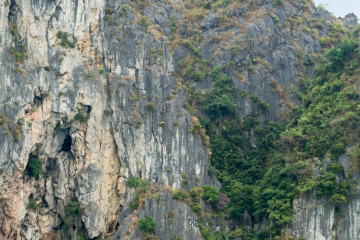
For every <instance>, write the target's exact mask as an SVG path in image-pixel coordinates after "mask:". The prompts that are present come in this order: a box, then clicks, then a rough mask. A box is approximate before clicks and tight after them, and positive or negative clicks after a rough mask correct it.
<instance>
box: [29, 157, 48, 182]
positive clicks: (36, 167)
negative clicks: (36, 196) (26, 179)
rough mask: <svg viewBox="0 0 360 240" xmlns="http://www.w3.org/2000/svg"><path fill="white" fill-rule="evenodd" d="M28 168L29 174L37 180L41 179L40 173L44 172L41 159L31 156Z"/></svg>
mask: <svg viewBox="0 0 360 240" xmlns="http://www.w3.org/2000/svg"><path fill="white" fill-rule="evenodd" d="M26 170H27V173H28V175H29V176H31V177H34V178H35V180H36V181H37V180H39V178H40V175H42V174H44V170H43V169H42V161H41V159H38V158H30V159H29V162H28V164H27V166H26Z"/></svg>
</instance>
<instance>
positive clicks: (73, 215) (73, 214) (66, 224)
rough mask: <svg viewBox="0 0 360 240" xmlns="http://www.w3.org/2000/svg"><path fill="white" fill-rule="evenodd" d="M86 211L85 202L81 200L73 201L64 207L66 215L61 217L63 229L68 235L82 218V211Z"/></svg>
mask: <svg viewBox="0 0 360 240" xmlns="http://www.w3.org/2000/svg"><path fill="white" fill-rule="evenodd" d="M83 211H84V204H83V203H82V202H79V201H71V202H69V203H68V204H67V205H66V206H65V207H64V212H65V215H64V216H63V217H61V223H62V229H63V231H64V234H65V235H66V236H67V237H68V236H69V235H70V234H69V233H70V232H69V230H70V228H72V227H73V226H74V225H76V224H77V222H78V221H79V220H80V215H81V212H83Z"/></svg>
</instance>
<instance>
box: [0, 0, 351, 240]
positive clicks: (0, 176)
mask: <svg viewBox="0 0 360 240" xmlns="http://www.w3.org/2000/svg"><path fill="white" fill-rule="evenodd" d="M0 18H1V20H2V22H3V24H0V53H1V54H0V63H1V65H0V81H1V84H0V90H1V92H2V94H1V96H0V124H1V126H2V128H0V131H1V134H0V146H1V147H0V209H1V211H0V236H1V237H3V238H4V239H101V238H108V237H109V238H111V239H139V238H140V239H146V238H150V239H151V238H155V237H156V238H158V239H184V240H185V239H202V238H206V239H209V238H208V236H209V234H210V233H211V234H210V236H211V235H212V234H214V233H215V232H219V233H220V232H226V233H227V232H229V227H228V226H227V224H224V221H221V214H218V215H216V214H217V213H216V214H214V215H212V214H211V212H212V208H214V204H210V203H211V198H207V199H206V196H205V197H204V196H202V195H203V193H202V191H203V190H202V188H201V187H202V186H204V185H210V186H215V187H216V188H218V189H220V187H221V185H220V183H219V181H218V180H217V179H216V178H215V176H214V175H213V174H212V173H208V168H209V164H210V156H211V151H213V152H214V156H215V157H214V158H213V159H217V156H218V155H217V153H216V152H215V151H214V150H215V149H214V148H213V149H211V146H214V145H211V144H212V143H210V149H211V151H210V150H209V137H208V136H207V135H206V134H205V131H204V127H203V126H202V125H201V124H203V125H204V126H205V124H204V121H203V119H206V118H207V117H208V118H209V119H211V116H210V115H211V114H208V113H207V112H206V111H205V110H204V109H202V108H201V107H199V106H200V105H197V104H198V102H199V101H198V100H197V96H199V92H201V94H206V93H209V92H211V91H212V90H214V89H215V90H218V89H219V84H217V79H216V76H217V75H215V74H214V73H216V69H218V70H219V68H216V67H217V66H221V74H220V75H222V74H223V75H224V76H229V77H230V80H229V81H227V80H226V77H223V76H220V75H219V76H218V77H219V82H221V81H222V80H224V79H225V80H226V81H227V83H225V84H224V85H226V84H227V85H231V86H235V87H236V88H231V91H232V92H231V94H232V96H231V97H232V98H233V100H232V103H233V104H235V105H236V107H234V112H233V113H234V116H235V115H236V117H237V118H239V119H244V118H246V117H248V116H252V115H251V114H252V113H253V112H254V108H257V107H258V105H259V104H260V110H259V112H258V116H257V117H258V119H259V122H260V125H262V124H263V123H264V122H265V119H268V120H277V121H282V120H285V121H290V120H291V118H292V117H293V115H295V113H297V112H298V108H297V106H298V105H301V101H300V100H299V97H298V96H297V94H296V89H297V88H298V87H299V86H298V80H299V78H300V77H311V76H312V75H313V72H314V68H315V66H316V65H317V64H320V63H322V62H324V59H323V58H322V53H323V51H324V49H327V48H332V47H334V46H336V45H337V44H338V43H339V42H340V40H341V38H342V37H343V36H345V35H346V34H348V33H349V30H348V29H351V28H352V27H354V25H356V23H357V22H356V21H357V20H356V17H355V16H352V15H351V16H350V15H349V16H348V17H347V18H345V19H344V20H343V21H342V22H343V23H344V24H342V22H341V21H340V20H337V19H335V18H334V17H333V16H332V15H331V14H330V13H328V12H327V11H326V10H324V9H316V8H315V6H314V5H313V4H312V3H310V2H308V1H300V0H293V1H275V2H273V1H270V0H267V1H245V2H241V3H239V2H238V1H184V2H183V1H153V2H152V1H118V0H107V1H106V0H84V1H79V0H29V1H22V0H4V1H1V3H0ZM343 25H344V26H345V27H344V26H343ZM225 80H224V82H225ZM227 85H226V86H225V87H229V86H227ZM225 87H224V86H221V87H220V91H222V93H224V92H225V91H226V89H227V88H225ZM224 89H225V90H224ZM228 89H229V88H228ZM204 96H205V95H204ZM256 96H258V97H256ZM231 97H230V98H231ZM209 99H210V100H211V98H210V97H209V98H205V100H209ZM226 111H227V110H225V112H226ZM207 114H208V115H207ZM222 114H223V112H220V115H222ZM195 115H196V116H197V117H199V118H200V122H201V123H199V120H198V118H196V117H194V116H195ZM230 115H231V114H230ZM230 115H229V114H227V113H226V114H224V119H225V118H227V117H232V115H231V116H230ZM221 120H222V118H221V117H220V125H218V126H216V127H217V129H216V130H214V131H213V132H214V133H211V131H209V129H206V130H207V132H208V134H209V135H211V134H213V135H214V136H215V135H220V136H221V133H222V132H224V133H225V132H226V126H225V129H224V126H223V125H221V124H222V122H221ZM216 121H218V119H217V120H216ZM216 121H214V122H216ZM252 126H253V125H252ZM205 128H207V127H206V126H205ZM254 128H255V127H254ZM243 135H246V136H247V135H248V136H249V139H247V141H249V143H250V144H249V147H250V148H256V143H255V142H256V139H257V138H259V136H258V135H257V132H256V131H255V130H254V129H252V128H251V130H250V129H248V130H247V132H246V133H245V132H244V134H243ZM213 139H214V138H213ZM236 149H237V152H236V154H237V155H242V154H243V153H244V152H247V151H246V148H244V147H243V146H236ZM264 157H265V156H264ZM261 160H264V159H261ZM265 160H266V157H265ZM265 160H264V169H265ZM213 165H215V164H214V162H213ZM219 169H220V170H221V168H219ZM234 169H235V168H234ZM263 171H264V170H263ZM261 174H264V173H261ZM261 174H260V175H261ZM217 176H218V177H219V174H218V175H217ZM219 179H220V180H221V181H222V182H225V181H224V180H223V179H221V178H220V177H219ZM132 181H134V182H132ZM179 189H182V190H184V191H183V192H182V191H178V190H179ZM185 191H187V192H189V194H188V193H187V192H185ZM199 192H201V193H199ZM181 194H184V195H183V196H180V195H181ZM185 194H188V195H186V197H185ZM239 194H243V193H242V192H239ZM174 196H175V197H174ZM199 196H202V198H203V199H202V198H201V197H200V199H199ZM224 198H225V199H226V197H224ZM205 199H206V200H205ZM311 201H320V200H315V199H313V200H311V199H310V201H309V202H307V200H304V199H300V200H299V203H298V204H294V209H295V210H296V211H297V210H298V209H299V210H298V212H299V213H298V214H296V215H295V219H298V218H301V221H299V222H309V224H308V226H309V227H308V228H304V227H303V225H301V224H300V227H299V226H298V225H297V224H296V221H295V220H294V221H295V222H294V223H293V231H290V233H289V235H292V234H294V235H295V236H297V237H301V236H303V235H306V236H309V238H311V236H316V237H317V236H320V235H321V234H323V233H321V234H320V231H323V230H319V229H321V228H317V227H315V226H316V224H315V223H314V222H315V221H314V219H319V218H320V217H319V216H318V215H319V214H321V213H319V214H318V213H316V214H315V215H312V216H309V217H308V215H307V213H303V212H302V211H303V210H304V209H306V206H308V205H312V204H313V203H312V202H311ZM225 202H226V201H225ZM226 203H228V202H226ZM326 204H327V203H325V206H327V205H326ZM320 205H321V204H320V203H319V208H322V207H323V205H321V206H320ZM348 206H349V209H351V210H349V211H348V214H349V215H351V216H352V218H354V219H355V220H352V221H351V222H352V223H354V225H351V224H350V225H349V224H347V223H346V222H345V221H346V220H342V221H343V222H340V225H341V226H342V227H341V228H342V231H343V233H340V232H339V231H340V230H338V233H339V234H344V235H345V234H346V236H348V237H347V238H341V237H340V238H338V239H354V238H352V237H353V236H355V235H356V234H357V232H358V231H357V230H355V229H354V228H355V227H353V226H355V225H356V221H357V220H356V219H357V217H356V216H357V215H356V214H355V213H354V211H356V209H357V208H358V206H357V205H356V201H355V200H351V202H349V203H348ZM324 208H325V207H324ZM326 211H327V210H326ZM334 211H335V210H334V208H331V210H329V211H328V212H329V214H330V216H328V217H325V219H324V221H326V222H327V223H329V224H328V225H329V226H331V227H332V226H333V222H334V221H335V220H334V219H335V217H334V214H333V212H334ZM244 212H245V213H246V214H244ZM248 212H250V210H249V209H246V208H245V210H244V211H243V212H241V213H239V215H238V216H237V217H236V218H235V220H230V223H229V226H230V228H236V226H240V225H242V226H250V227H251V229H253V228H254V229H256V231H257V230H259V229H260V230H264V231H266V229H267V228H268V227H269V225H271V223H269V221H268V218H267V217H264V218H262V219H260V220H259V219H257V220H256V221H255V217H253V216H252V214H253V213H252V212H250V214H248ZM317 214H318V215H317ZM215 215H216V216H215ZM298 215H299V216H298ZM149 216H151V217H152V218H153V219H154V222H156V226H155V227H154V229H153V228H152V227H148V228H142V229H140V228H139V226H138V222H139V220H141V219H146V218H147V217H149ZM267 221H268V223H266V222H267ZM150 225H151V224H150ZM300 228H301V234H298V235H296V234H297V231H298V230H299V229H300ZM314 228H316V229H315V230H314V232H315V233H314V234H313V235H311V234H312V233H311V232H312V229H314ZM144 229H145V230H144ZM146 229H147V230H149V231H146ZM338 229H340V228H338ZM231 230H233V229H231ZM207 231H208V232H207ZM288 231H289V229H288ZM324 231H325V230H324ZM326 231H328V230H326ZM287 233H288V232H287ZM304 233H305V234H304ZM319 234H320V235H319ZM330 235H331V234H330V233H326V234H325V233H324V236H325V238H324V239H329V236H330ZM232 236H233V237H234V238H236V237H242V238H243V239H247V238H246V237H244V236H243V235H241V234H239V235H236V234H233V235H232ZM266 236H267V237H268V235H266ZM321 236H322V235H321ZM339 236H342V235H339ZM316 237H315V238H314V239H317V238H316ZM319 239H320V238H319Z"/></svg>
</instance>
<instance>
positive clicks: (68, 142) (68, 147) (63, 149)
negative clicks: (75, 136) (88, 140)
mask: <svg viewBox="0 0 360 240" xmlns="http://www.w3.org/2000/svg"><path fill="white" fill-rule="evenodd" d="M71 142H72V139H71V136H70V135H66V137H65V139H64V143H63V145H62V147H61V150H60V152H70V150H71Z"/></svg>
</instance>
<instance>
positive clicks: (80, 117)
mask: <svg viewBox="0 0 360 240" xmlns="http://www.w3.org/2000/svg"><path fill="white" fill-rule="evenodd" d="M75 120H77V121H79V122H85V116H84V114H83V113H82V110H81V109H79V110H78V114H76V115H75Z"/></svg>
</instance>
